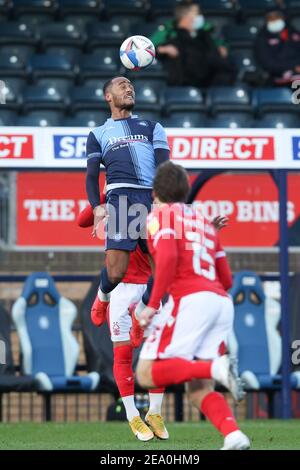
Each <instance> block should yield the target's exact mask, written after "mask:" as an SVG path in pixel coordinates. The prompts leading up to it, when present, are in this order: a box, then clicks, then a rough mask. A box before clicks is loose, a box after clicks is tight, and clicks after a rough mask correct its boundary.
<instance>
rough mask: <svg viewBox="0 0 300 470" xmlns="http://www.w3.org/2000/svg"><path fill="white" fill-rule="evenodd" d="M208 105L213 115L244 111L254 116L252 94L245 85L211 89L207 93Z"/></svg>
mask: <svg viewBox="0 0 300 470" xmlns="http://www.w3.org/2000/svg"><path fill="white" fill-rule="evenodd" d="M207 105H208V106H209V107H210V109H211V111H212V113H213V114H215V113H218V112H221V111H223V112H230V111H243V112H248V113H251V114H252V103H251V92H250V90H249V89H248V87H246V86H244V85H241V86H239V85H236V86H233V87H229V86H219V87H211V88H209V89H208V91H207Z"/></svg>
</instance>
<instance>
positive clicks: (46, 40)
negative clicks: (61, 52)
mask: <svg viewBox="0 0 300 470" xmlns="http://www.w3.org/2000/svg"><path fill="white" fill-rule="evenodd" d="M39 35H40V40H41V45H42V47H43V48H46V47H49V46H72V47H77V48H81V47H82V46H83V44H84V42H85V34H84V32H83V31H82V30H81V29H80V28H79V26H78V25H76V24H73V23H67V22H66V23H65V22H62V23H50V24H46V25H42V27H41V29H40V30H39Z"/></svg>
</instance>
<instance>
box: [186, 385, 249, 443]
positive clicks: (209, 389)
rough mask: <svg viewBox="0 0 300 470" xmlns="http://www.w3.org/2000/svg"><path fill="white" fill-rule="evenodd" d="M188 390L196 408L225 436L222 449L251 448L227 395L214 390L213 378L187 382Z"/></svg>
mask: <svg viewBox="0 0 300 470" xmlns="http://www.w3.org/2000/svg"><path fill="white" fill-rule="evenodd" d="M187 391H188V393H189V397H190V400H191V402H192V404H193V405H194V406H195V408H196V409H197V410H198V411H201V412H202V413H203V414H204V415H205V416H206V418H207V419H208V420H209V421H210V422H211V423H212V425H213V426H214V427H215V428H216V429H217V430H218V431H219V432H220V433H221V434H222V435H223V436H224V446H223V447H222V450H246V449H249V448H250V441H249V439H248V437H247V436H246V435H245V434H244V433H242V431H241V430H240V429H239V427H238V425H237V422H236V420H235V418H234V416H233V413H232V410H231V409H230V407H229V405H228V403H227V401H226V399H225V397H224V396H223V395H221V394H220V393H217V392H215V391H214V382H213V381H212V380H207V379H201V380H193V381H192V382H189V383H188V384H187Z"/></svg>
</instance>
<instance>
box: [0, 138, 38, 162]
mask: <svg viewBox="0 0 300 470" xmlns="http://www.w3.org/2000/svg"><path fill="white" fill-rule="evenodd" d="M2 158H15V159H20V158H21V159H33V158H34V152H33V135H31V134H27V135H24V134H22V135H16V134H1V135H0V159H2Z"/></svg>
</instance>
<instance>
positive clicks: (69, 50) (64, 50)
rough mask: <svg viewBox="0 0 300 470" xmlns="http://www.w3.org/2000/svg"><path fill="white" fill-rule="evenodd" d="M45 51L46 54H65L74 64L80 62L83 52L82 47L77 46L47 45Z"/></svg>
mask: <svg viewBox="0 0 300 470" xmlns="http://www.w3.org/2000/svg"><path fill="white" fill-rule="evenodd" d="M44 52H45V54H50V55H55V56H64V57H66V58H67V59H68V60H70V61H71V62H72V63H74V64H76V63H77V62H78V60H79V57H80V55H81V54H82V50H81V47H77V46H75V47H74V46H46V47H44Z"/></svg>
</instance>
